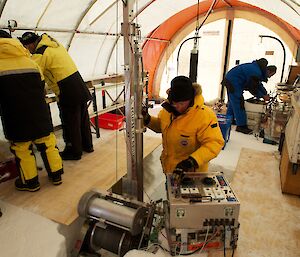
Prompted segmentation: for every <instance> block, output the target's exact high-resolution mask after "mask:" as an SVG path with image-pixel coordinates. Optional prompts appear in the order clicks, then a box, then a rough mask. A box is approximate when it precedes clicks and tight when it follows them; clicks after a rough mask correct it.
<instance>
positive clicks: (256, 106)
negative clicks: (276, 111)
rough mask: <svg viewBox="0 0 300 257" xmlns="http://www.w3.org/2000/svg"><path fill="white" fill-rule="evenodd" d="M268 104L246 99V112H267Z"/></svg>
mask: <svg viewBox="0 0 300 257" xmlns="http://www.w3.org/2000/svg"><path fill="white" fill-rule="evenodd" d="M266 108H267V105H266V104H263V103H250V102H248V101H247V100H246V101H245V110H246V112H256V113H265V112H266Z"/></svg>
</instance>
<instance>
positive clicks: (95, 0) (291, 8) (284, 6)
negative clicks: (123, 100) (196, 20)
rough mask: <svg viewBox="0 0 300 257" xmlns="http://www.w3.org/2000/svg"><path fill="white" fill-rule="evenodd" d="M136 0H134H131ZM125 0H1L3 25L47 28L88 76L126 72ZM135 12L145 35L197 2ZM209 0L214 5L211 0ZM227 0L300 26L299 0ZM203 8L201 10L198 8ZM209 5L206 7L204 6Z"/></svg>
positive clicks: (161, 2)
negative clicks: (123, 34)
mask: <svg viewBox="0 0 300 257" xmlns="http://www.w3.org/2000/svg"><path fill="white" fill-rule="evenodd" d="M132 1H133V0H132ZM124 2H127V1H125V0H123V1H122V0H90V1H82V0H65V1H60V0H22V1H21V0H1V2H0V15H1V16H0V17H1V20H0V27H1V28H2V29H3V28H7V27H8V21H9V20H16V21H17V23H18V28H17V30H16V31H15V32H13V33H12V35H13V37H15V36H20V35H21V34H22V33H23V32H24V31H25V30H36V31H37V32H38V33H43V32H47V33H49V34H51V35H52V36H53V37H55V38H56V39H57V40H59V41H60V42H61V43H62V44H63V45H65V47H67V48H68V49H69V52H70V54H71V56H72V57H73V58H74V60H75V62H76V64H77V65H78V68H79V70H80V72H81V73H82V75H83V77H84V78H85V79H90V78H95V77H97V76H101V75H104V74H111V73H123V70H122V69H123V68H122V64H123V37H122V36H120V33H121V32H120V31H121V22H122V20H123V17H122V16H123V15H122V13H123V4H124ZM133 2H134V11H133V15H132V17H133V18H134V19H135V21H136V22H137V23H139V24H140V25H141V33H142V37H143V38H146V37H147V36H148V35H149V34H150V33H151V32H152V31H153V30H155V29H156V28H157V27H158V26H159V25H160V24H162V23H163V22H164V21H166V20H167V19H168V18H170V17H171V16H173V15H175V14H176V13H178V12H180V11H182V10H184V9H186V8H188V7H190V6H193V5H197V2H198V1H197V0H139V1H133ZM199 2H200V3H205V2H207V3H208V5H210V4H211V3H212V2H213V1H212V0H207V1H199ZM218 2H222V3H225V4H227V5H228V6H229V5H230V4H232V3H236V2H241V3H248V4H251V5H253V6H255V7H258V8H260V9H262V10H265V11H268V12H270V13H272V14H274V15H276V16H277V17H279V18H281V19H282V20H284V21H286V22H287V23H289V24H290V25H292V26H294V27H295V28H296V29H298V30H299V28H300V19H299V16H300V1H299V0H272V1H265V0H248V1H235V0H234V1H230V0H226V1H225V0H219V1H217V3H218ZM200 11H201V10H200ZM205 11H206V10H205Z"/></svg>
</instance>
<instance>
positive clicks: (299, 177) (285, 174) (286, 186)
mask: <svg viewBox="0 0 300 257" xmlns="http://www.w3.org/2000/svg"><path fill="white" fill-rule="evenodd" d="M279 169H280V180H281V191H282V192H283V193H288V194H294V195H300V163H298V165H293V163H292V162H290V160H289V154H288V148H287V143H286V141H284V144H283V149H282V153H281V160H280V167H279Z"/></svg>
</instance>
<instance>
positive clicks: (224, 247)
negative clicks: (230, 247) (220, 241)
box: [223, 225, 226, 257]
mask: <svg viewBox="0 0 300 257" xmlns="http://www.w3.org/2000/svg"><path fill="white" fill-rule="evenodd" d="M223 227H224V233H223V234H224V246H223V249H224V257H226V226H225V225H223Z"/></svg>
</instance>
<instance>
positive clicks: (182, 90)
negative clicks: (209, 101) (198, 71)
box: [169, 76, 195, 102]
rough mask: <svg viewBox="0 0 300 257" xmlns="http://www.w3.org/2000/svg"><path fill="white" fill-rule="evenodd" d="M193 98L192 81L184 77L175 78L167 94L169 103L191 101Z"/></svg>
mask: <svg viewBox="0 0 300 257" xmlns="http://www.w3.org/2000/svg"><path fill="white" fill-rule="evenodd" d="M194 96H195V90H194V88H193V83H192V81H191V80H190V79H189V78H188V77H185V76H177V77H175V78H174V79H172V81H171V89H170V92H169V100H170V102H172V101H174V102H182V101H187V100H192V99H193V98H194Z"/></svg>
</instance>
